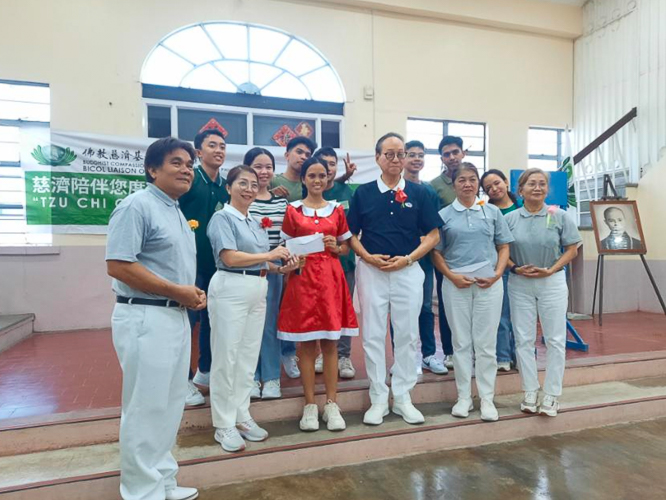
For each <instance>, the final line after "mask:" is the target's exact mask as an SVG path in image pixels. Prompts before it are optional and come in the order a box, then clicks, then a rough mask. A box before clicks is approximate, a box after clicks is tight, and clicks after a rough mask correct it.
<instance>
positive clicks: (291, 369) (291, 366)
mask: <svg viewBox="0 0 666 500" xmlns="http://www.w3.org/2000/svg"><path fill="white" fill-rule="evenodd" d="M282 366H284V372H285V373H286V374H287V377H289V378H298V377H300V376H301V371H300V370H299V369H298V359H297V358H296V356H295V355H294V356H282Z"/></svg>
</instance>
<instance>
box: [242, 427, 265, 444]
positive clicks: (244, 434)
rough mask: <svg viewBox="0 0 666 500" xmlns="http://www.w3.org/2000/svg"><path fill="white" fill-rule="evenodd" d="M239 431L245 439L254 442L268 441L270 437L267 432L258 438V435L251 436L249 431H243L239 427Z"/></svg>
mask: <svg viewBox="0 0 666 500" xmlns="http://www.w3.org/2000/svg"><path fill="white" fill-rule="evenodd" d="M238 433H239V434H240V435H241V437H242V438H243V439H245V441H251V442H252V443H261V442H262V441H266V440H267V439H268V434H266V435H265V436H264V437H262V438H256V437H252V436H250V434H248V433H247V432H245V431H242V430H240V429H238Z"/></svg>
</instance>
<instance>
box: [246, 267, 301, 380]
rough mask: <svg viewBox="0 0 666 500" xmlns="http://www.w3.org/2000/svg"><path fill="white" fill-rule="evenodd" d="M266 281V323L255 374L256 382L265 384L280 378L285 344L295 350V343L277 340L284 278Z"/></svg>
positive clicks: (269, 278) (269, 276) (279, 277)
mask: <svg viewBox="0 0 666 500" xmlns="http://www.w3.org/2000/svg"><path fill="white" fill-rule="evenodd" d="M266 279H267V280H268V294H267V296H266V322H265V323H264V333H263V337H262V338H261V350H260V351H259V361H258V362H257V370H256V371H255V373H254V379H255V380H260V381H264V382H266V381H268V380H275V379H279V378H280V355H281V354H283V353H284V344H292V345H293V347H294V348H295V344H294V343H293V342H285V341H281V340H280V339H278V338H277V322H278V314H279V312H280V299H281V298H282V285H283V282H284V277H283V276H282V275H281V274H269V275H268V276H267V277H266Z"/></svg>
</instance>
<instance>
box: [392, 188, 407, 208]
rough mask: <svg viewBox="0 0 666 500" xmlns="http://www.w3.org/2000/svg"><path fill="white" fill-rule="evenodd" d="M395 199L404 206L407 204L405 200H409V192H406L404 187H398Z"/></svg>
mask: <svg viewBox="0 0 666 500" xmlns="http://www.w3.org/2000/svg"><path fill="white" fill-rule="evenodd" d="M395 201H397V202H398V203H401V204H402V206H403V207H404V206H405V202H406V201H407V193H405V192H404V191H403V190H402V189H398V190H397V191H396V192H395Z"/></svg>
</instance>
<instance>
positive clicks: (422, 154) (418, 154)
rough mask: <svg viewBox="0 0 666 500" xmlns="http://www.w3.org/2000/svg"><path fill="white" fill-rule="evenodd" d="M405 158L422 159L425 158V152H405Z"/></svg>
mask: <svg viewBox="0 0 666 500" xmlns="http://www.w3.org/2000/svg"><path fill="white" fill-rule="evenodd" d="M407 158H418V159H419V160H423V158H425V153H407Z"/></svg>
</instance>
